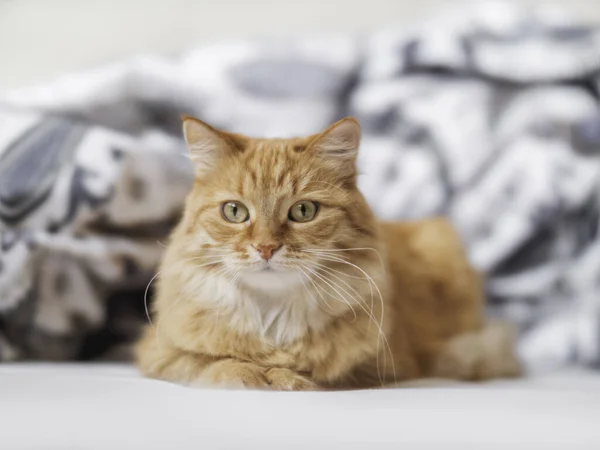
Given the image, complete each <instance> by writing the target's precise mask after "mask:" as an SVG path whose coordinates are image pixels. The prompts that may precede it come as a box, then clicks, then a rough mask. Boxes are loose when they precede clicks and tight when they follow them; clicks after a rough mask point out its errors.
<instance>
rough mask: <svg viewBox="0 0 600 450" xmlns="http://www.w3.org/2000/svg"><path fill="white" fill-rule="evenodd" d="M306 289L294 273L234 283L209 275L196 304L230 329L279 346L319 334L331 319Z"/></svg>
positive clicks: (316, 298) (311, 292)
mask: <svg viewBox="0 0 600 450" xmlns="http://www.w3.org/2000/svg"><path fill="white" fill-rule="evenodd" d="M309 288H310V286H309V285H308V284H307V283H302V281H301V280H300V278H299V276H296V275H295V274H278V273H260V274H252V275H249V276H248V277H246V278H245V279H244V278H242V279H241V280H240V281H239V282H237V283H232V281H231V279H230V278H228V277H224V276H218V275H217V276H208V277H206V278H205V279H204V280H203V282H202V287H201V290H202V295H201V296H199V298H201V299H202V300H199V301H202V302H203V306H211V307H212V308H214V309H215V310H216V312H217V315H218V318H219V319H218V320H220V321H222V320H226V321H228V322H229V326H231V327H232V328H233V329H236V330H238V331H239V332H241V333H243V334H254V335H258V336H260V337H261V338H262V339H265V340H267V341H270V342H271V343H272V344H273V345H278V346H279V345H285V344H289V343H291V342H293V341H295V340H297V339H300V338H302V337H303V336H305V335H306V333H308V332H309V331H318V330H320V329H322V328H323V327H324V326H325V325H326V324H327V323H328V322H329V321H330V320H331V315H330V314H327V313H326V312H325V310H324V309H323V308H322V306H321V305H319V304H318V303H317V302H318V294H316V293H315V292H313V291H310V290H309ZM205 302H210V303H211V304H210V305H206V304H205Z"/></svg>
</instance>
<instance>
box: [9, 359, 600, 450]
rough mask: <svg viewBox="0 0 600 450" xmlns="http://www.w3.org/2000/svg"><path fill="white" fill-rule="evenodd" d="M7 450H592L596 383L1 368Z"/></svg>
mask: <svg viewBox="0 0 600 450" xmlns="http://www.w3.org/2000/svg"><path fill="white" fill-rule="evenodd" d="M0 399H2V401H1V402H0V423H1V424H2V426H0V443H1V445H0V446H1V448H3V449H10V450H39V449H44V450H54V449H56V450H64V449H86V450H96V449H98V450H105V449H107V448H111V449H118V450H130V449H139V448H143V449H146V450H153V449H156V450H162V449H165V448H174V449H177V450H188V449H190V450H192V449H194V450H196V449H237V448H246V449H259V448H260V449H265V450H266V449H281V448H286V449H288V448H289V449H306V448H310V449H314V450H320V449H338V448H340V449H342V448H343V449H349V448H350V449H373V450H380V449H386V450H387V449H398V448H410V449H416V448H418V449H443V450H450V449H460V450H464V449H482V448H486V449H487V448H511V449H525V450H532V449H543V450H551V449H557V450H563V449H566V448H568V449H572V450H579V449H582V450H583V449H585V450H588V449H594V448H599V447H600V427H598V423H597V422H598V420H597V419H598V417H600V378H599V377H598V376H597V374H594V373H589V372H585V371H569V372H564V373H557V374H553V375H551V376H550V375H547V376H544V377H539V378H533V379H528V380H518V381H509V382H495V383H492V384H489V385H486V386H478V385H477V386H471V385H453V386H446V387H439V388H435V389H433V388H428V389H391V390H389V389H386V390H371V391H355V392H328V393H327V392H317V393H315V392H309V393H302V392H292V393H281V392H265V391H220V390H200V389H190V388H185V387H181V386H176V385H173V384H169V383H165V382H161V381H155V380H146V379H142V378H140V376H139V375H137V374H136V372H135V370H134V369H133V368H132V367H129V366H115V365H98V364H85V365H83V364H80V365H77V364H67V365H65V364H46V365H40V364H22V363H21V364H5V365H2V366H0Z"/></svg>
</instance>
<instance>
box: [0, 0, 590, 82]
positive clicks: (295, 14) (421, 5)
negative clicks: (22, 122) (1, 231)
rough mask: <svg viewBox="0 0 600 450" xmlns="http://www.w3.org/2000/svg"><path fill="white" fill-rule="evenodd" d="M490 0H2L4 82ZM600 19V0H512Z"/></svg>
mask: <svg viewBox="0 0 600 450" xmlns="http://www.w3.org/2000/svg"><path fill="white" fill-rule="evenodd" d="M483 1H484V0H420V1H413V0H327V1H322V0H302V1H300V0H194V1H190V0H169V1H165V0H95V1H92V0H87V1H80V0H52V1H49V0H0V56H1V57H2V60H1V63H0V67H2V70H0V90H3V89H5V88H9V87H16V86H21V85H28V84H31V83H36V82H42V81H47V80H48V79H49V78H54V77H56V76H58V75H60V74H63V73H66V72H69V71H72V70H79V69H83V68H88V67H93V66H96V65H99V64H103V63H105V62H108V61H113V60H116V59H119V58H123V57H126V56H131V55H135V54H138V53H140V52H156V51H158V52H172V51H180V50H182V49H185V48H189V47H191V46H194V45H198V44H201V43H206V42H209V41H215V40H222V39H229V38H237V37H241V38H246V37H255V36H265V37H277V36H283V35H294V34H304V35H305V34H320V33H329V32H348V33H361V32H367V31H371V30H374V29H378V28H381V27H383V26H396V25H399V26H402V25H406V24H410V23H414V22H418V21H420V20H422V19H423V18H425V17H429V16H432V15H436V14H440V12H442V11H445V10H448V9H455V8H458V7H460V5H461V4H464V3H479V4H481V3H483ZM512 1H514V2H517V3H520V4H527V5H543V6H550V7H556V6H558V7H560V8H564V11H565V12H567V13H569V14H573V15H575V16H577V17H580V18H581V19H583V20H585V21H590V22H600V0H512Z"/></svg>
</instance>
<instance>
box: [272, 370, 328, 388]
mask: <svg viewBox="0 0 600 450" xmlns="http://www.w3.org/2000/svg"><path fill="white" fill-rule="evenodd" d="M265 375H266V378H267V380H268V382H269V385H270V388H271V389H275V390H278V391H316V390H318V389H319V387H318V386H317V384H315V383H314V382H312V381H311V380H309V379H308V378H306V377H304V376H302V375H300V374H298V373H296V372H294V371H293V370H289V369H282V368H278V367H274V368H272V369H268V370H267V371H266V373H265Z"/></svg>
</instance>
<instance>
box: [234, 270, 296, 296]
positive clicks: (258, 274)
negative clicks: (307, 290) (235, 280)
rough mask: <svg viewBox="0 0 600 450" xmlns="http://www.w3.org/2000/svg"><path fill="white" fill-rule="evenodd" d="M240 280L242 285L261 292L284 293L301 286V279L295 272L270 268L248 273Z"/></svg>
mask: <svg viewBox="0 0 600 450" xmlns="http://www.w3.org/2000/svg"><path fill="white" fill-rule="evenodd" d="M240 280H241V282H242V283H243V284H244V285H246V286H248V287H250V288H252V289H257V290H261V291H285V290H287V289H290V288H294V287H296V285H302V279H301V278H300V275H299V274H298V273H297V272H295V271H293V272H292V271H289V270H278V269H272V268H265V269H262V270H258V271H249V272H247V273H245V274H243V275H242V276H241V279H240Z"/></svg>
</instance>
